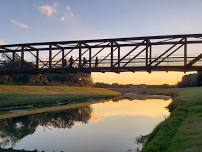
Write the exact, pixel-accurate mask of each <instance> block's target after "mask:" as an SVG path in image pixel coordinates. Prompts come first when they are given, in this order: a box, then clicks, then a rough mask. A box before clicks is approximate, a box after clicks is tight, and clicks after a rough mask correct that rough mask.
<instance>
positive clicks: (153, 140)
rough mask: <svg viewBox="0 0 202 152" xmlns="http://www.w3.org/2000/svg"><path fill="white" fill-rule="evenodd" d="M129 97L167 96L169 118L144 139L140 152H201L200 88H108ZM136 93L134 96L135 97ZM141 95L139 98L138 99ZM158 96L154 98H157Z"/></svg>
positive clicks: (201, 106)
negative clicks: (169, 99) (170, 99)
mask: <svg viewBox="0 0 202 152" xmlns="http://www.w3.org/2000/svg"><path fill="white" fill-rule="evenodd" d="M112 90H115V91H119V92H122V93H124V95H126V94H133V95H132V96H130V95H129V98H137V99H138V98H142V97H143V96H145V95H146V96H147V97H152V96H153V95H155V96H156V95H160V96H161V95H163V96H170V97H172V98H173V102H172V103H171V104H170V105H169V106H168V109H169V111H170V112H171V114H170V117H169V118H167V119H166V120H165V121H163V122H162V123H160V124H159V125H158V126H157V127H156V128H155V129H154V130H153V132H152V133H151V134H150V135H149V136H147V141H146V143H145V145H144V147H143V150H142V152H202V143H201V141H202V87H193V88H169V89H165V88H129V89H127V88H112ZM136 94H137V95H138V96H136ZM141 95H142V96H141ZM157 97H158V96H157Z"/></svg>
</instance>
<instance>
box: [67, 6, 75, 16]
mask: <svg viewBox="0 0 202 152" xmlns="http://www.w3.org/2000/svg"><path fill="white" fill-rule="evenodd" d="M66 10H67V12H68V15H69V16H70V17H74V13H73V11H72V8H71V7H70V6H66Z"/></svg>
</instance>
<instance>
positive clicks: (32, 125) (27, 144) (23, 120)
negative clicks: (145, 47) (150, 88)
mask: <svg viewBox="0 0 202 152" xmlns="http://www.w3.org/2000/svg"><path fill="white" fill-rule="evenodd" d="M170 102H171V100H167V101H165V100H162V99H147V100H132V101H129V100H125V99H124V100H119V101H117V102H113V101H108V102H103V103H96V104H91V105H89V106H84V107H80V108H74V109H68V110H62V111H57V112H48V113H42V114H36V115H30V116H24V117H19V118H14V119H8V120H4V121H0V145H1V147H2V148H9V147H13V148H14V149H26V150H34V149H37V150H39V151H41V150H45V151H47V152H53V151H64V152H126V151H136V149H137V147H140V146H139V145H138V144H137V142H136V138H137V137H139V136H140V135H147V134H149V133H150V132H151V131H152V130H153V129H154V127H155V126H156V125H158V124H159V122H161V121H162V120H164V119H165V118H166V117H168V116H169V112H168V110H167V109H166V108H165V107H166V106H167V105H168V104H169V103H170Z"/></svg>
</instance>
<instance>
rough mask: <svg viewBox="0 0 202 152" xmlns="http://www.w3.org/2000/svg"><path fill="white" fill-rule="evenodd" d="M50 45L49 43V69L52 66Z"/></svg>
mask: <svg viewBox="0 0 202 152" xmlns="http://www.w3.org/2000/svg"><path fill="white" fill-rule="evenodd" d="M51 66H52V45H49V66H48V67H49V69H51V68H52V67H51Z"/></svg>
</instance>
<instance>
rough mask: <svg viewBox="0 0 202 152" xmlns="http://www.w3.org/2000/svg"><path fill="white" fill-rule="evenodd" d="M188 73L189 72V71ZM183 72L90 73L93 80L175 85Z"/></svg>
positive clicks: (110, 82)
mask: <svg viewBox="0 0 202 152" xmlns="http://www.w3.org/2000/svg"><path fill="white" fill-rule="evenodd" d="M189 73H190V72H189ZM189 73H184V72H152V73H147V72H136V73H132V72H123V73H120V74H117V73H92V78H93V81H94V82H104V83H109V84H112V83H119V84H148V85H161V84H170V85H175V84H177V82H179V81H181V79H182V77H183V76H184V75H185V74H189Z"/></svg>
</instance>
